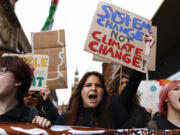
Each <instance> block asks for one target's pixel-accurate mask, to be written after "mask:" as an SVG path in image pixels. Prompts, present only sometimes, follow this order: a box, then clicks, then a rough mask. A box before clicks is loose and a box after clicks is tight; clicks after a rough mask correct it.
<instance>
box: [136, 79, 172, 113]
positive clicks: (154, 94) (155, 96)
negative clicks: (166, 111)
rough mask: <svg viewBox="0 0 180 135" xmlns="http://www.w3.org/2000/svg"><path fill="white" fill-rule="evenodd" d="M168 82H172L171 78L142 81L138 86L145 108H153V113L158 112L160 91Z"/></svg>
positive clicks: (141, 101) (141, 102)
mask: <svg viewBox="0 0 180 135" xmlns="http://www.w3.org/2000/svg"><path fill="white" fill-rule="evenodd" d="M168 82H170V80H148V81H141V83H140V85H139V87H138V93H139V94H140V104H141V105H142V106H144V107H145V108H151V109H152V112H153V113H155V112H158V111H159V110H158V103H159V93H160V90H161V88H162V86H164V85H166V84H167V83H168Z"/></svg>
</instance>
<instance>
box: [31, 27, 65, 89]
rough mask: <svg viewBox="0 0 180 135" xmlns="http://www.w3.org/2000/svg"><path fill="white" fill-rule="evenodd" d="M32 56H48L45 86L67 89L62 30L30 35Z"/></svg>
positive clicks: (63, 34)
mask: <svg viewBox="0 0 180 135" xmlns="http://www.w3.org/2000/svg"><path fill="white" fill-rule="evenodd" d="M31 35H32V48H33V53H34V54H44V55H48V56H49V68H48V78H47V85H48V87H49V88H50V89H61V88H67V65H66V46H65V33H64V30H54V31H43V32H37V33H32V34H31Z"/></svg>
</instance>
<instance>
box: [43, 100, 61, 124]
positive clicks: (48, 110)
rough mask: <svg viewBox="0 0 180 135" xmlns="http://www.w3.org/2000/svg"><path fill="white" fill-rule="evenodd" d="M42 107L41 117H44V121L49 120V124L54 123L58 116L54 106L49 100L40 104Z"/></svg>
mask: <svg viewBox="0 0 180 135" xmlns="http://www.w3.org/2000/svg"><path fill="white" fill-rule="evenodd" d="M42 107H43V110H44V114H43V115H42V116H43V117H45V118H46V119H48V120H50V121H51V123H54V121H55V120H56V119H57V118H58V116H59V113H58V110H57V108H56V107H55V106H54V104H53V103H51V101H50V99H47V100H46V101H43V102H42Z"/></svg>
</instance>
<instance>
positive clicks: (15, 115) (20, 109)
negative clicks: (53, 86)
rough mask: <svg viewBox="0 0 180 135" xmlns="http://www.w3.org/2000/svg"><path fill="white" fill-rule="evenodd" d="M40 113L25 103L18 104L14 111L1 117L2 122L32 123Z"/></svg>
mask: <svg viewBox="0 0 180 135" xmlns="http://www.w3.org/2000/svg"><path fill="white" fill-rule="evenodd" d="M37 114H38V111H37V109H36V108H34V107H31V108H29V107H27V106H25V105H24V103H18V104H17V105H16V106H15V107H14V108H13V109H11V110H9V111H8V112H6V113H4V114H2V115H0V122H29V123H31V122H32V120H33V118H34V116H36V115H37Z"/></svg>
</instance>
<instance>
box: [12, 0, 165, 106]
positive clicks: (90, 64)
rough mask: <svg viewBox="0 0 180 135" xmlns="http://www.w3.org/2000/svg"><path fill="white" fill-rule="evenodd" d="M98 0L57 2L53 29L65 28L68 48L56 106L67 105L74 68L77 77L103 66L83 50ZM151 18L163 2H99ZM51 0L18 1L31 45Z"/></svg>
mask: <svg viewBox="0 0 180 135" xmlns="http://www.w3.org/2000/svg"><path fill="white" fill-rule="evenodd" d="M99 1H100V0H59V4H58V8H57V11H56V14H55V16H54V19H55V20H54V25H53V28H52V30H57V29H64V30H65V42H66V48H67V50H66V51H67V52H66V54H67V56H66V57H67V70H68V87H69V88H68V89H60V90H57V93H58V97H59V104H62V102H64V103H65V104H66V103H68V100H69V97H70V94H71V86H72V84H73V81H74V73H75V70H76V68H77V69H78V71H79V78H81V77H82V75H83V74H84V73H85V72H86V71H92V70H96V71H99V72H101V71H102V63H101V62H95V61H92V54H90V53H88V52H85V51H84V43H85V40H86V36H87V34H88V30H89V27H90V24H91V21H92V18H93V15H94V12H95V10H96V6H97V4H98V2H99ZM101 1H105V2H108V3H111V4H114V5H116V6H119V7H121V8H124V9H126V10H129V11H131V12H134V13H136V14H138V15H141V16H143V17H145V18H147V19H151V18H152V17H153V15H154V14H155V12H156V10H157V8H158V7H159V5H160V4H161V2H162V0H101ZM50 4H51V0H18V1H17V3H16V7H15V12H16V14H17V17H18V19H19V21H20V23H21V26H22V28H23V30H24V32H25V34H26V36H27V38H28V40H29V42H30V44H31V37H30V34H31V32H39V31H40V30H41V28H42V27H43V25H44V23H45V21H46V18H47V17H48V12H49V7H50Z"/></svg>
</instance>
